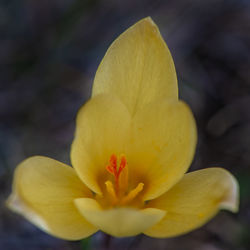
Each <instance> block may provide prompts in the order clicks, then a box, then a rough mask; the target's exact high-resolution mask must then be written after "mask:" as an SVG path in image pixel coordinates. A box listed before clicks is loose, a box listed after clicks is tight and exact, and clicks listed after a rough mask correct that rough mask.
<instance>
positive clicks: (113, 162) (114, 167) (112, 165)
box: [106, 154, 127, 191]
mask: <svg viewBox="0 0 250 250" xmlns="http://www.w3.org/2000/svg"><path fill="white" fill-rule="evenodd" d="M126 165H127V160H126V158H125V156H124V155H122V156H121V158H120V164H119V168H118V164H117V156H116V155H115V154H112V155H111V157H110V159H109V165H108V166H107V167H106V170H107V171H108V172H109V173H110V174H112V175H114V177H115V186H116V190H117V191H118V190H119V177H120V174H121V172H122V170H123V169H124V168H125V167H126Z"/></svg>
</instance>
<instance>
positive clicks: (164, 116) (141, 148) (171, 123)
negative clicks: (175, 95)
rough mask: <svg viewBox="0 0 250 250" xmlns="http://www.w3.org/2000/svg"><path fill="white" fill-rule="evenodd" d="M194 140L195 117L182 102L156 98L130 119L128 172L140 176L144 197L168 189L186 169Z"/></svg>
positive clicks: (193, 146)
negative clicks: (155, 100) (141, 177)
mask: <svg viewBox="0 0 250 250" xmlns="http://www.w3.org/2000/svg"><path fill="white" fill-rule="evenodd" d="M196 141H197V131H196V125H195V120H194V117H193V115H192V112H191V111H190V109H189V107H188V106H187V105H186V104H185V103H183V102H181V101H173V100H172V101H170V100H168V101H158V102H154V103H151V104H150V105H147V106H146V107H145V108H144V109H143V110H141V111H139V112H138V113H137V114H136V116H135V118H134V120H133V121H132V137H131V141H130V148H129V150H130V151H129V154H128V161H129V166H130V173H133V172H134V173H138V174H137V175H142V176H143V178H144V179H145V181H144V180H143V179H142V180H140V181H142V182H144V184H145V186H144V190H145V197H144V199H145V200H149V199H154V198H156V197H157V196H159V195H161V194H163V193H165V192H166V191H167V190H168V189H170V188H171V187H172V186H173V185H174V184H175V183H176V182H177V181H179V180H180V178H182V176H183V175H184V174H185V172H186V171H187V169H188V167H189V166H190V164H191V161H192V160H193V156H194V152H195V147H196Z"/></svg>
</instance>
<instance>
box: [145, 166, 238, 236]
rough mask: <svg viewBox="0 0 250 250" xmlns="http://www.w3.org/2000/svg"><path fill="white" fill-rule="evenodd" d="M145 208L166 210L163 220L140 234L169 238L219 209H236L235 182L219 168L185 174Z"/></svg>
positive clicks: (187, 230) (211, 215) (193, 226)
mask: <svg viewBox="0 0 250 250" xmlns="http://www.w3.org/2000/svg"><path fill="white" fill-rule="evenodd" d="M148 206H149V207H155V208H159V209H164V210H166V212H167V213H166V215H165V217H164V218H163V219H162V220H161V221H160V222H159V223H158V224H156V225H155V226H153V227H152V228H150V229H149V230H147V231H145V232H144V233H145V234H146V235H148V236H152V237H172V236H176V235H180V234H183V233H186V232H189V231H191V230H194V229H196V228H198V227H200V226H202V225H203V224H204V223H206V222H207V221H208V220H209V219H211V218H212V217H213V216H214V215H215V214H216V213H217V212H218V210H219V209H227V210H230V211H232V212H236V211H237V210H238V183H237V180H236V179H235V178H234V177H233V176H232V175H231V174H230V173H229V172H227V171H226V170H224V169H222V168H208V169H204V170H199V171H195V172H192V173H188V174H186V175H185V176H184V178H183V179H182V180H181V181H180V182H179V183H178V184H176V185H175V186H174V187H173V188H172V189H170V190H169V191H168V192H167V193H165V194H164V195H162V196H161V197H159V198H157V199H155V200H153V201H150V202H149V203H148Z"/></svg>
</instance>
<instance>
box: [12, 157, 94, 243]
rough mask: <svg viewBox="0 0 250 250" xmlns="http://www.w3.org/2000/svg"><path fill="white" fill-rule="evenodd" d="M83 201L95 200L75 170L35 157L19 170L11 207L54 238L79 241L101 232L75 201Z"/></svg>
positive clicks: (24, 162)
mask: <svg viewBox="0 0 250 250" xmlns="http://www.w3.org/2000/svg"><path fill="white" fill-rule="evenodd" d="M80 197H91V192H90V190H88V189H87V188H86V186H85V185H84V184H83V183H82V182H81V181H80V179H79V178H78V177H77V175H76V173H75V171H74V169H73V168H71V167H69V166H67V165H65V164H63V163H60V162H58V161H56V160H53V159H50V158H47V157H42V156H34V157H31V158H28V159H26V160H25V161H23V162H22V163H21V164H20V165H19V166H18V167H17V169H16V170H15V175H14V184H13V193H12V194H11V196H10V198H9V199H8V201H7V205H8V206H9V207H10V208H11V209H12V210H14V211H15V212H17V213H20V214H21V215H23V216H24V217H26V218H27V219H28V220H29V221H30V222H32V223H33V224H35V225H36V226H38V227H40V228H41V229H42V230H44V231H46V232H48V233H50V234H52V235H54V236H57V237H59V238H63V239H68V240H78V239H81V238H84V237H87V236H89V235H91V234H93V233H95V232H96V231H97V229H96V228H95V227H94V226H93V225H91V224H90V223H89V222H87V221H86V220H85V219H84V217H83V216H82V215H81V214H80V213H79V212H78V210H77V209H76V207H75V205H74V199H76V198H80Z"/></svg>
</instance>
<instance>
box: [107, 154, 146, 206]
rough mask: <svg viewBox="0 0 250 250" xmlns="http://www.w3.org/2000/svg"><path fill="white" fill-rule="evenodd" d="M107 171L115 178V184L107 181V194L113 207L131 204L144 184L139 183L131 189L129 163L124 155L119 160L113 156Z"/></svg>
mask: <svg viewBox="0 0 250 250" xmlns="http://www.w3.org/2000/svg"><path fill="white" fill-rule="evenodd" d="M106 170H107V171H108V172H109V173H110V174H112V175H113V176H114V183H113V182H112V181H111V180H107V181H105V186H106V192H107V194H108V197H109V199H110V202H111V204H112V205H113V206H119V205H120V206H123V205H126V204H129V203H131V202H132V201H133V200H134V199H135V198H136V197H137V196H138V194H139V193H141V191H142V190H143V186H144V183H142V182H139V183H138V184H137V186H135V187H134V188H132V189H130V188H129V185H128V163H127V160H126V157H125V156H124V155H121V156H120V157H119V158H118V157H117V156H116V155H115V154H112V155H111V156H110V159H109V164H108V165H107V166H106Z"/></svg>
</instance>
